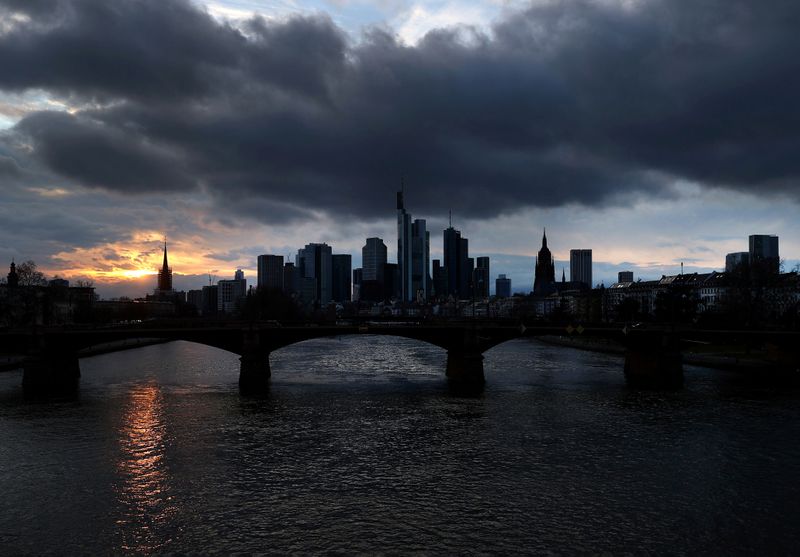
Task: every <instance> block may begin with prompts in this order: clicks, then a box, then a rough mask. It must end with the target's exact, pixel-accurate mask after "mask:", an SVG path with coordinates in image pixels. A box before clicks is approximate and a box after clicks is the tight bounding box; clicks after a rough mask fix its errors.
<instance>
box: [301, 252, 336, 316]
mask: <svg viewBox="0 0 800 557" xmlns="http://www.w3.org/2000/svg"><path fill="white" fill-rule="evenodd" d="M332 257H333V255H332V253H331V247H330V246H329V245H328V244H306V246H305V248H303V249H301V250H298V252H297V257H296V259H295V266H296V268H297V273H298V284H299V291H300V294H301V296H302V298H303V300H304V301H306V302H318V303H320V304H327V303H328V302H330V301H331V295H332V290H333V269H332V266H333V262H332Z"/></svg>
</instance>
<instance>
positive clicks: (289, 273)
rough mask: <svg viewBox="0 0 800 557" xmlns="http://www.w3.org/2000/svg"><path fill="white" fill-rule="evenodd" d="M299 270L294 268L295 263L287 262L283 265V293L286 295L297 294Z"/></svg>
mask: <svg viewBox="0 0 800 557" xmlns="http://www.w3.org/2000/svg"><path fill="white" fill-rule="evenodd" d="M297 278H298V276H297V268H296V267H295V266H294V263H292V262H291V261H287V262H286V263H285V264H284V265H283V291H284V293H286V294H288V295H289V296H291V295H292V294H295V293H297V290H298V286H297Z"/></svg>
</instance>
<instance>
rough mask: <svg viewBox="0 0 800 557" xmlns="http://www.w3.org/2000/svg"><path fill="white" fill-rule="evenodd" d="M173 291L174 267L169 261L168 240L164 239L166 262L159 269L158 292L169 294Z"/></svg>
mask: <svg viewBox="0 0 800 557" xmlns="http://www.w3.org/2000/svg"><path fill="white" fill-rule="evenodd" d="M171 293H172V269H171V268H170V266H169V264H168V263H167V241H166V240H164V262H163V263H162V264H161V270H160V271H158V286H157V288H156V294H157V295H158V294H162V295H168V294H171Z"/></svg>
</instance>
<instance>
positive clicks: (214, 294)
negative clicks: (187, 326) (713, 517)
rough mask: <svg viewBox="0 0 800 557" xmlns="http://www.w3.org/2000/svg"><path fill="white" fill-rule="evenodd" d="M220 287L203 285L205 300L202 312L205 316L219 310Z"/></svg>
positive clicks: (214, 313)
mask: <svg viewBox="0 0 800 557" xmlns="http://www.w3.org/2000/svg"><path fill="white" fill-rule="evenodd" d="M218 300H219V287H218V286H217V285H216V284H214V285H209V286H204V287H203V302H202V308H201V309H200V313H201V314H202V315H204V316H207V315H216V313H217V311H218V310H219V304H218Z"/></svg>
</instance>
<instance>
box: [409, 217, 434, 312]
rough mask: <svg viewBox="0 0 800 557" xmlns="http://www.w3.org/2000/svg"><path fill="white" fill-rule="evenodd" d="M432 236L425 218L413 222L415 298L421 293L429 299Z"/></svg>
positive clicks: (412, 267) (412, 279)
mask: <svg viewBox="0 0 800 557" xmlns="http://www.w3.org/2000/svg"><path fill="white" fill-rule="evenodd" d="M430 244H431V236H430V233H429V232H428V230H427V225H426V223H425V219H417V220H415V221H414V222H413V223H412V224H411V290H412V292H413V296H414V298H417V297H418V295H420V292H421V297H422V299H424V300H427V299H428V282H429V281H430Z"/></svg>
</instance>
